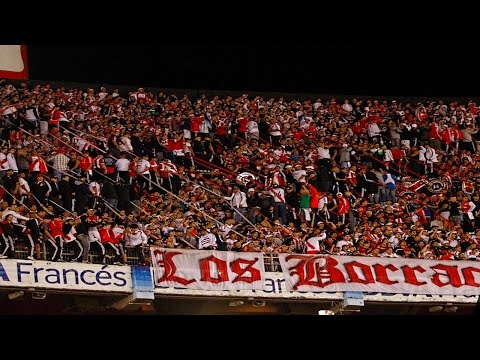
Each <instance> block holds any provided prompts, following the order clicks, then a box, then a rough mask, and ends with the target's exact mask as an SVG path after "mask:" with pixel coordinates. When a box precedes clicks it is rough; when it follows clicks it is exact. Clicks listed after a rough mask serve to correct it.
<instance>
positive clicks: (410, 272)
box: [401, 265, 427, 286]
mask: <svg viewBox="0 0 480 360" xmlns="http://www.w3.org/2000/svg"><path fill="white" fill-rule="evenodd" d="M401 269H402V271H403V275H404V276H405V282H406V283H408V284H412V285H416V286H420V285H425V284H426V282H425V281H422V282H419V281H418V279H417V275H416V274H415V271H418V272H419V273H424V272H425V271H427V270H425V269H424V268H422V267H420V266H415V267H414V268H412V267H410V266H408V265H404V266H402V267H401Z"/></svg>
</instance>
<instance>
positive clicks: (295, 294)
mask: <svg viewBox="0 0 480 360" xmlns="http://www.w3.org/2000/svg"><path fill="white" fill-rule="evenodd" d="M155 294H156V295H157V297H159V296H162V295H166V296H171V295H175V296H185V297H191V296H208V297H212V296H214V297H222V298H232V299H233V298H235V299H238V298H243V299H248V298H254V299H269V300H272V301H285V300H292V301H295V302H302V301H304V300H331V301H340V300H343V297H344V294H343V292H341V291H325V292H306V291H288V290H287V289H286V285H285V278H284V277H283V274H282V273H273V272H267V273H265V281H264V285H263V290H223V291H222V290H218V291H208V290H189V289H183V288H182V289H181V288H178V287H164V286H161V287H157V288H155ZM363 298H364V300H365V302H372V301H373V302H378V301H381V302H396V303H399V302H406V303H407V302H408V303H435V302H441V303H446V302H451V303H468V304H475V303H477V301H478V300H479V297H478V296H475V295H431V294H393V293H379V292H364V293H363Z"/></svg>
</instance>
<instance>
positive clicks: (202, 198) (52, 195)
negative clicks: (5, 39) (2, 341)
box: [0, 81, 480, 264]
mask: <svg viewBox="0 0 480 360" xmlns="http://www.w3.org/2000/svg"><path fill="white" fill-rule="evenodd" d="M479 121H480V119H479V117H478V105H477V104H476V103H475V102H473V101H470V102H469V103H467V104H461V103H458V102H452V103H448V104H445V103H444V102H443V101H441V100H438V101H437V102H433V101H429V102H425V103H414V102H397V101H395V100H392V101H383V100H375V99H372V100H370V99H360V98H353V99H349V100H344V101H343V102H342V103H340V102H337V101H336V99H334V98H331V99H324V98H317V99H315V100H300V99H296V100H286V99H284V98H282V97H280V98H277V99H275V98H269V99H264V98H262V97H259V96H257V97H255V98H251V97H249V96H248V95H247V94H244V95H243V96H241V97H238V98H233V97H231V96H225V97H219V96H215V97H213V98H207V97H206V96H205V95H201V96H199V97H198V98H189V97H188V96H183V97H179V96H176V95H174V94H164V93H162V92H160V93H158V94H154V93H152V92H148V91H146V90H145V89H143V88H139V89H138V90H137V91H135V92H131V93H129V94H128V95H127V94H125V96H122V95H121V94H120V93H119V91H118V89H114V90H113V91H107V89H106V88H104V87H101V88H99V89H92V88H89V89H86V90H83V89H65V88H57V89H54V88H52V87H51V86H50V85H49V84H46V85H36V86H32V87H29V86H28V85H27V84H21V85H18V86H17V87H15V86H14V85H13V84H11V83H8V82H6V81H2V82H1V84H0V122H1V126H0V131H1V132H0V142H1V148H0V179H1V192H2V194H3V195H2V201H1V203H0V216H1V221H2V222H1V226H0V258H7V257H10V258H13V257H15V256H16V253H15V251H14V249H15V243H16V242H20V243H24V244H25V247H26V248H27V249H28V259H32V260H33V259H48V260H52V261H63V249H64V246H65V244H68V243H70V245H69V246H70V247H71V248H72V249H73V252H74V255H73V256H72V257H71V259H70V260H71V261H79V262H86V261H88V260H89V257H88V254H89V252H92V251H93V250H95V251H96V253H97V254H98V257H97V258H96V262H100V263H102V262H103V261H104V257H105V255H109V254H111V256H113V257H114V258H115V263H116V264H124V263H125V262H126V255H125V251H126V249H127V248H132V251H134V253H135V254H136V255H137V256H138V258H139V259H140V263H145V262H148V259H146V258H145V251H144V250H145V248H147V247H148V246H149V245H155V246H160V247H166V248H185V249H187V248H188V249H190V248H191V249H217V250H221V251H248V252H263V253H265V254H278V253H309V254H333V255H361V256H377V257H390V258H393V257H407V258H422V259H443V260H449V259H451V260H477V259H480V252H479V249H480V196H479V195H480V186H479V182H480V177H479V176H477V173H478V171H479V164H480V162H479V161H478V160H479V158H480V148H479V147H478V145H479V144H478V141H480V132H479V131H478V124H479ZM42 242H43V243H45V246H46V248H47V250H48V251H47V253H45V254H42V253H41V247H40V244H41V243H42Z"/></svg>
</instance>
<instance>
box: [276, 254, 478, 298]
mask: <svg viewBox="0 0 480 360" xmlns="http://www.w3.org/2000/svg"><path fill="white" fill-rule="evenodd" d="M279 257H280V264H281V266H282V269H283V274H284V277H285V285H286V288H287V290H293V291H311V292H320V291H363V292H382V293H406V294H439V295H480V264H479V263H478V262H473V261H436V260H412V259H403V258H402V259H400V258H398V259H385V258H376V257H360V256H325V255H300V254H280V256H279Z"/></svg>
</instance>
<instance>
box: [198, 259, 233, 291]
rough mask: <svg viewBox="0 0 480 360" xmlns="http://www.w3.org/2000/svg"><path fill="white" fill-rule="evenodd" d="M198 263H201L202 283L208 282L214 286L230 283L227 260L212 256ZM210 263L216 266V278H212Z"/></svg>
mask: <svg viewBox="0 0 480 360" xmlns="http://www.w3.org/2000/svg"><path fill="white" fill-rule="evenodd" d="M198 262H199V263H200V271H201V275H202V277H201V280H202V281H207V282H211V283H214V284H218V283H220V282H224V281H228V269H227V262H226V261H225V260H222V259H219V258H217V257H215V256H213V255H211V256H209V257H206V258H204V259H200V260H199V261H198ZM210 263H212V264H214V266H215V267H216V275H217V276H216V277H212V276H211V272H210Z"/></svg>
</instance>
